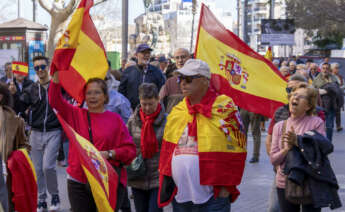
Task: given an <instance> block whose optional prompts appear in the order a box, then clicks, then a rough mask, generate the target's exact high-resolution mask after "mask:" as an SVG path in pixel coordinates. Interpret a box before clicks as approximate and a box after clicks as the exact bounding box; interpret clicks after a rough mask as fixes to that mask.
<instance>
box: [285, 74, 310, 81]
mask: <svg viewBox="0 0 345 212" xmlns="http://www.w3.org/2000/svg"><path fill="white" fill-rule="evenodd" d="M289 81H299V82H308V80H307V78H305V77H304V76H303V75H301V74H294V75H292V76H291V77H290V79H289Z"/></svg>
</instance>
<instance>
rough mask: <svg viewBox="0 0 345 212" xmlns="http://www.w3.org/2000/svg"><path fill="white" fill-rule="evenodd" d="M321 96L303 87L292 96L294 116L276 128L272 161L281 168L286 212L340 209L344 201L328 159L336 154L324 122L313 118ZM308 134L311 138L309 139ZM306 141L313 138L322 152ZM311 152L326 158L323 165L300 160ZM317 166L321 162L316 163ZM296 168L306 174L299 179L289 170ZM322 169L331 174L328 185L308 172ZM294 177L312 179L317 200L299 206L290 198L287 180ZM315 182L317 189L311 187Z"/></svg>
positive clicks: (282, 204)
mask: <svg viewBox="0 0 345 212" xmlns="http://www.w3.org/2000/svg"><path fill="white" fill-rule="evenodd" d="M317 97H318V92H317V90H316V89H315V88H313V87H311V86H309V85H307V84H304V83H303V84H300V85H299V86H298V87H297V88H295V89H294V90H293V92H292V93H291V95H290V97H289V111H290V117H289V118H288V119H287V120H286V121H280V122H278V123H277V124H276V125H274V128H273V134H272V145H271V152H270V158H271V162H272V164H273V166H275V167H277V174H276V186H277V193H278V200H279V205H280V209H281V211H282V212H299V211H300V207H301V206H302V211H303V212H318V211H321V207H328V206H329V205H330V207H331V208H336V207H339V204H338V203H340V200H339V197H338V196H337V193H336V190H337V182H336V179H335V175H334V172H333V170H332V169H331V167H330V163H329V161H328V158H327V154H329V153H330V152H332V151H333V146H332V144H331V142H330V141H329V140H328V139H327V138H326V137H325V136H326V132H325V123H324V122H323V121H322V119H320V118H319V117H317V116H314V115H313V113H314V110H315V107H316V102H317ZM308 135H311V136H309V137H308ZM312 135H313V136H312ZM306 138H308V139H309V140H308V142H309V145H310V144H313V145H314V144H315V145H316V146H318V148H317V149H318V150H314V149H311V150H310V147H309V148H308V147H306V146H305V143H304V141H305V140H304V139H306ZM310 146H312V145H310ZM309 151H315V154H316V152H317V153H319V154H320V155H321V157H322V161H323V162H322V164H321V165H317V166H316V168H315V169H312V167H314V166H313V165H314V162H315V161H314V160H309V161H307V160H303V159H300V156H301V155H303V156H305V155H307V156H308V153H309V154H310V152H309ZM318 151H320V152H321V153H320V152H318ZM298 159H300V160H298ZM296 161H298V162H299V163H298V165H296V164H293V162H296ZM316 164H318V163H317V162H316ZM295 165H296V167H297V169H298V168H300V169H299V170H303V171H300V172H299V173H302V174H303V175H300V176H299V177H296V175H292V174H296V171H295V170H293V169H289V168H290V167H291V166H295ZM301 167H302V168H301ZM319 169H320V170H322V171H323V172H325V170H327V173H325V178H326V179H328V181H327V183H325V182H320V181H318V180H317V178H315V177H314V176H313V175H311V174H310V173H309V172H308V170H313V171H315V172H318V171H320V170H319ZM291 178H293V179H295V180H297V179H298V180H302V181H303V183H304V182H305V180H309V181H308V182H309V183H310V184H308V185H307V186H306V187H307V188H308V189H310V193H311V197H310V198H312V199H313V201H309V202H308V203H305V204H297V203H296V202H292V201H291V199H289V196H287V193H288V192H287V191H286V189H287V188H286V185H287V181H288V180H291ZM289 182H290V181H289ZM313 183H314V184H316V185H317V186H313V187H312V186H309V185H311V184H313ZM322 183H324V184H325V186H326V187H327V189H329V190H327V189H324V188H325V187H321V188H322V189H320V186H319V185H321V184H322ZM314 184H313V185H314ZM324 184H322V185H324ZM331 185H334V186H335V187H332V186H331ZM289 188H290V187H289ZM329 191H332V192H333V191H334V192H333V193H332V192H329ZM321 196H322V197H325V196H327V198H321V199H320V197H321ZM314 200H317V201H314ZM340 205H341V203H340Z"/></svg>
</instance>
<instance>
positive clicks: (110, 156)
mask: <svg viewBox="0 0 345 212" xmlns="http://www.w3.org/2000/svg"><path fill="white" fill-rule="evenodd" d="M107 152H108V158H109V159H112V158H113V153H112V152H111V150H108V151H107Z"/></svg>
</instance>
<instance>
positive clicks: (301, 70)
mask: <svg viewBox="0 0 345 212" xmlns="http://www.w3.org/2000/svg"><path fill="white" fill-rule="evenodd" d="M296 73H298V74H300V75H302V76H304V77H305V78H306V79H307V80H308V84H309V85H311V84H312V83H313V80H312V79H310V77H309V71H308V69H307V66H306V65H305V64H298V65H297V66H296Z"/></svg>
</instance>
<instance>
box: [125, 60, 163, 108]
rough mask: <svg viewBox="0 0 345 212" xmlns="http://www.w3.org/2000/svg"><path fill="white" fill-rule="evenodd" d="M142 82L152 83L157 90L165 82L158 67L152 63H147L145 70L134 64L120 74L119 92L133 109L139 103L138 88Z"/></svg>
mask: <svg viewBox="0 0 345 212" xmlns="http://www.w3.org/2000/svg"><path fill="white" fill-rule="evenodd" d="M143 82H148V83H154V84H155V85H156V86H157V89H158V91H159V90H160V89H161V87H162V86H163V85H164V83H165V77H164V75H163V73H162V72H161V71H160V70H159V69H158V68H156V67H155V66H152V65H148V68H147V70H142V69H141V68H139V67H138V66H136V65H135V66H130V67H128V68H126V69H125V70H124V72H123V74H122V76H121V82H120V86H119V92H120V93H122V94H123V95H124V96H125V97H126V98H127V99H128V100H129V102H130V103H131V107H132V109H133V110H135V108H136V107H137V105H138V104H139V92H138V88H139V86H140V85H141V84H142V83H143Z"/></svg>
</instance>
